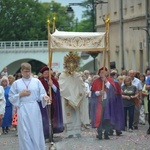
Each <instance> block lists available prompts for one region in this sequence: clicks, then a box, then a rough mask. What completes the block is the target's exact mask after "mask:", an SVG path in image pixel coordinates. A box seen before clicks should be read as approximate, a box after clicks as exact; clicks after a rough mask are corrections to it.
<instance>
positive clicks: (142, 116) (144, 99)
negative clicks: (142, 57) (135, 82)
mask: <svg viewBox="0 0 150 150" xmlns="http://www.w3.org/2000/svg"><path fill="white" fill-rule="evenodd" d="M139 79H140V80H141V82H142V87H143V89H142V104H141V108H140V118H139V123H140V124H143V125H145V116H146V115H148V100H147V98H148V91H147V90H146V84H145V75H144V74H140V75H139Z"/></svg>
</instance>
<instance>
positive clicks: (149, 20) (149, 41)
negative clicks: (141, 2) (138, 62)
mask: <svg viewBox="0 0 150 150" xmlns="http://www.w3.org/2000/svg"><path fill="white" fill-rule="evenodd" d="M149 5H150V3H149V0H146V1H145V7H146V29H147V34H146V54H147V55H146V60H147V67H149V66H150V62H149V58H150V53H149V48H150V35H149V31H150V29H149V28H150V10H149V9H150V8H149Z"/></svg>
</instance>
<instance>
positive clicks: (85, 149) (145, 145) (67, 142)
mask: <svg viewBox="0 0 150 150" xmlns="http://www.w3.org/2000/svg"><path fill="white" fill-rule="evenodd" d="M147 128H148V125H147V124H146V125H139V130H134V131H133V132H132V133H130V132H128V131H124V132H123V134H122V135H121V136H116V135H115V134H114V136H111V137H110V140H98V139H96V129H85V130H84V131H82V137H80V138H65V136H64V133H61V134H56V135H54V140H55V147H56V149H57V150H150V135H146V130H147ZM49 145H50V143H46V146H47V150H49ZM0 150H18V137H17V136H16V131H12V130H10V131H9V133H8V134H6V135H3V134H2V135H0Z"/></svg>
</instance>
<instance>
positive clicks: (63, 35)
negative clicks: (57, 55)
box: [50, 30, 105, 51]
mask: <svg viewBox="0 0 150 150" xmlns="http://www.w3.org/2000/svg"><path fill="white" fill-rule="evenodd" d="M50 36H51V38H50V40H51V50H52V51H103V50H104V49H105V32H65V31H58V30H56V31H55V32H54V33H53V34H51V35H50Z"/></svg>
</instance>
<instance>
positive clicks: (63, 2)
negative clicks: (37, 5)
mask: <svg viewBox="0 0 150 150" xmlns="http://www.w3.org/2000/svg"><path fill="white" fill-rule="evenodd" d="M39 1H40V2H51V0H39ZM54 1H55V2H58V3H61V5H63V6H67V5H68V4H69V3H81V2H82V0H54ZM71 7H72V8H73V10H74V12H75V17H76V18H78V19H79V20H81V16H82V10H84V8H83V7H81V6H71Z"/></svg>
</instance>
